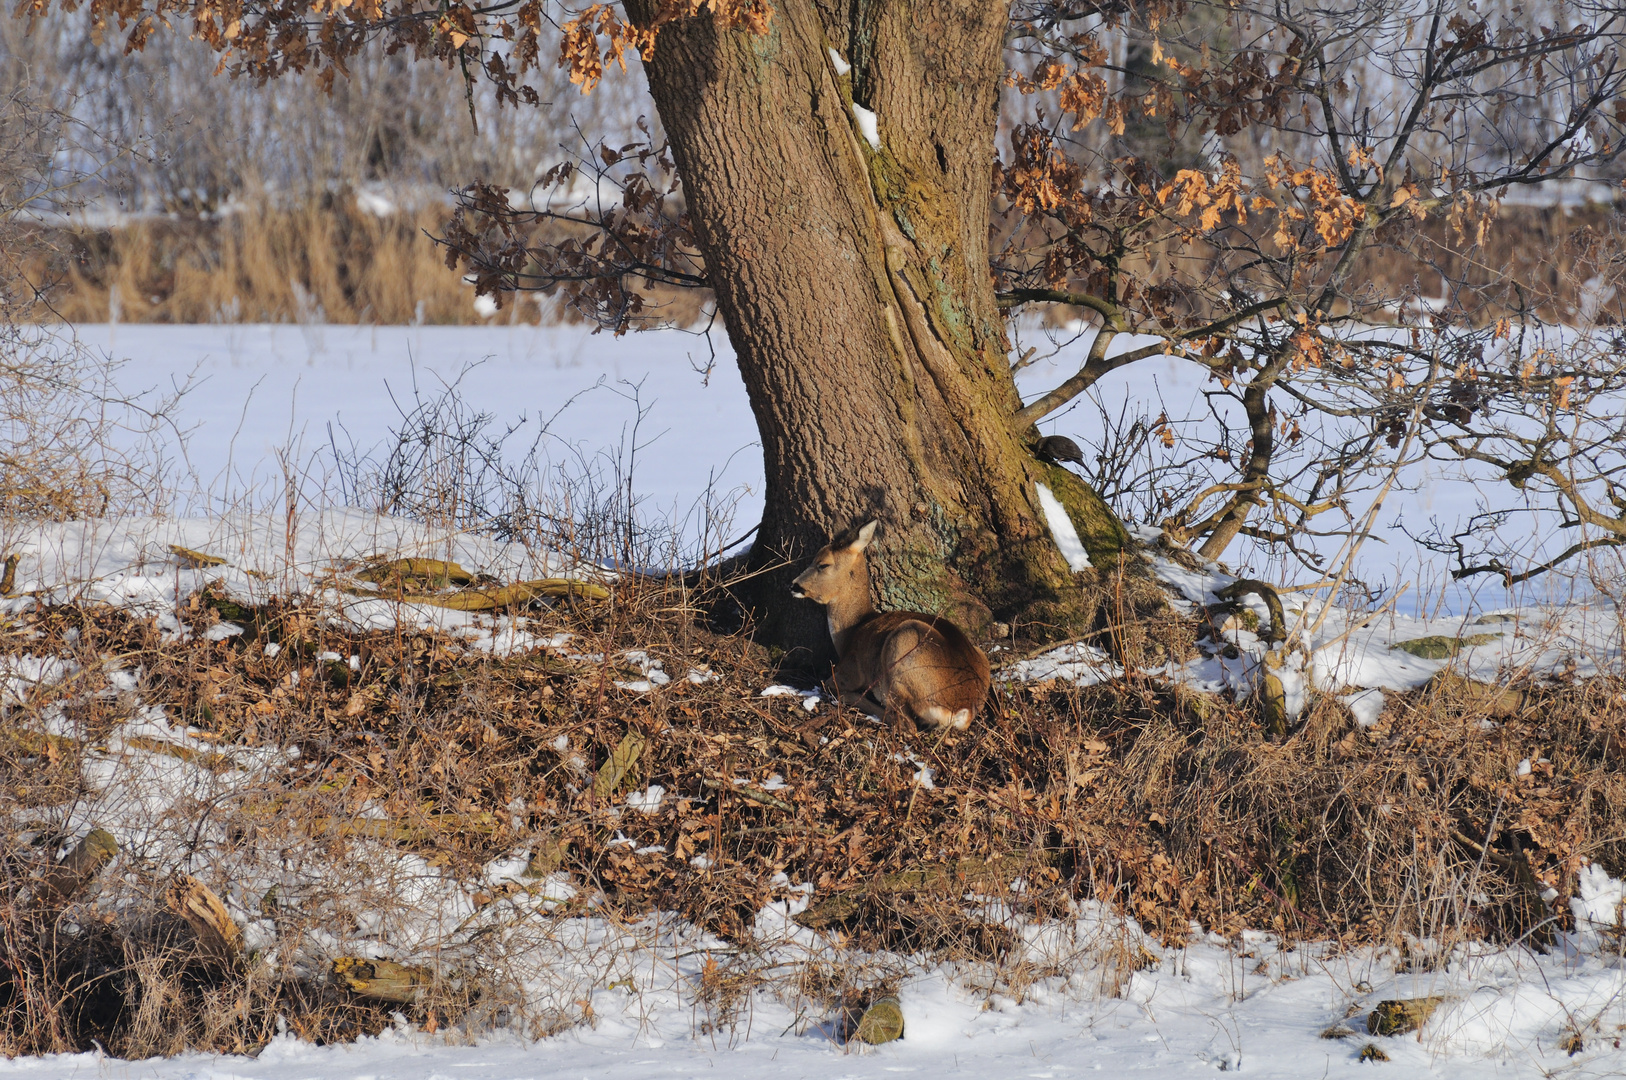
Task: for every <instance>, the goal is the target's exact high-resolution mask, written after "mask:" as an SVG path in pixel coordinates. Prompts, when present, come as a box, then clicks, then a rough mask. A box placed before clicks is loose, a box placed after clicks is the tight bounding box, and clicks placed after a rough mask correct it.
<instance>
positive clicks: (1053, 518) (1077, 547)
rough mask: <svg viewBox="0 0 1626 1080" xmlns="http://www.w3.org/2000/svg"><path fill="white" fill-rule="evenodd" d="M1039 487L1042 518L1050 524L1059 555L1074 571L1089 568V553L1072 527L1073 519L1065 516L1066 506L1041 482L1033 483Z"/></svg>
mask: <svg viewBox="0 0 1626 1080" xmlns="http://www.w3.org/2000/svg"><path fill="white" fill-rule="evenodd" d="M1034 486H1035V487H1037V488H1038V489H1039V506H1040V507H1041V508H1042V509H1043V510H1044V519H1045V521H1046V522H1048V523H1049V524H1050V535H1051V536H1053V537H1055V539H1056V547H1057V548H1058V549H1059V550H1060V551H1061V557H1062V558H1064V559H1066V560H1067V566H1068V568H1069V569H1071V570H1073V571H1074V572H1075V573H1076V572H1077V571H1079V570H1088V569H1089V568H1090V553H1089V552H1087V551H1085V550H1084V544H1083V542H1082V541H1081V540H1079V538H1078V530H1077V529H1075V528H1073V519H1072V518H1070V517H1068V516H1067V508H1066V507H1065V506H1063V505H1062V504H1061V500H1060V499H1058V498H1056V496H1055V494H1054V493H1053V492H1051V490H1050V489H1049V488H1047V487H1045V486H1044V485H1043V484H1035V485H1034Z"/></svg>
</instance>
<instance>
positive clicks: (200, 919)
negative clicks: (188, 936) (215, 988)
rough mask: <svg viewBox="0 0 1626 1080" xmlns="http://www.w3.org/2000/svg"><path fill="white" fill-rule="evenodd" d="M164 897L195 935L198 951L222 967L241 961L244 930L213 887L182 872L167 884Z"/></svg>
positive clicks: (170, 907) (171, 908)
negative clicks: (168, 885)
mask: <svg viewBox="0 0 1626 1080" xmlns="http://www.w3.org/2000/svg"><path fill="white" fill-rule="evenodd" d="M164 899H165V902H166V903H167V904H168V906H169V909H170V910H171V911H173V912H174V913H175V914H177V915H179V916H180V917H181V918H182V919H185V920H186V924H187V925H188V926H190V927H191V928H192V932H193V933H194V934H196V935H197V938H198V951H199V952H201V953H202V954H203V955H204V956H206V957H208V958H209V959H211V960H213V961H215V962H216V963H218V964H220V965H222V966H223V967H235V966H237V964H238V963H239V962H241V960H242V958H243V933H242V931H241V930H239V929H238V928H237V923H236V921H235V920H233V919H232V917H231V913H230V912H229V911H227V910H226V905H225V904H223V903H221V902H220V897H218V896H216V895H215V894H214V890H212V889H210V888H209V887H208V886H207V885H205V884H204V883H203V882H201V881H199V880H198V879H197V878H194V877H188V876H186V875H184V874H183V875H182V876H180V877H178V878H176V879H175V881H174V882H173V883H172V884H171V885H170V887H169V890H168V892H167V893H166V894H165V897H164Z"/></svg>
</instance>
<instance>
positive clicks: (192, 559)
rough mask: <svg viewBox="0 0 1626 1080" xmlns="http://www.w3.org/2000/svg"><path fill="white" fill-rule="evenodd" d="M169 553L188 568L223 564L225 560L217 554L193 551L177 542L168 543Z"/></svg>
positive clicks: (201, 568)
mask: <svg viewBox="0 0 1626 1080" xmlns="http://www.w3.org/2000/svg"><path fill="white" fill-rule="evenodd" d="M168 547H169V553H170V554H171V555H173V556H175V560H176V561H177V562H179V563H180V564H181V565H182V566H184V567H186V569H188V570H203V569H206V568H208V567H211V566H225V565H226V560H225V559H222V558H221V557H220V556H218V555H210V554H209V553H208V552H206V551H193V550H192V549H191V548H185V547H182V546H181V545H179V544H170V545H168Z"/></svg>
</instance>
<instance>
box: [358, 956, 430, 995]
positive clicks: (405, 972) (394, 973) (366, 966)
mask: <svg viewBox="0 0 1626 1080" xmlns="http://www.w3.org/2000/svg"><path fill="white" fill-rule="evenodd" d="M332 976H333V982H334V984H335V985H338V986H341V987H343V988H344V989H346V990H348V991H350V992H351V993H352V994H355V995H356V996H357V997H364V998H372V999H373V1000H375V1001H389V1002H393V1003H395V1004H397V1005H413V1004H416V1003H417V1002H418V1000H419V999H420V998H421V997H423V996H424V995H425V994H427V993H428V992H429V991H430V990H432V989H433V988H434V986H435V983H436V981H437V980H436V978H435V975H434V973H433V972H431V971H430V970H429V969H428V968H421V967H408V966H407V965H406V964H397V963H396V962H395V961H393V960H367V959H364V958H362V957H360V956H341V957H339V958H338V959H337V960H335V961H333V967H332Z"/></svg>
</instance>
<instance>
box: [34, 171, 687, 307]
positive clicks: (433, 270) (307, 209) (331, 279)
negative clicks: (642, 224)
mask: <svg viewBox="0 0 1626 1080" xmlns="http://www.w3.org/2000/svg"><path fill="white" fill-rule="evenodd" d="M449 213H450V212H449V210H447V209H446V208H444V207H433V206H431V207H425V208H421V209H418V210H416V211H412V212H401V213H394V214H389V215H384V216H379V215H374V214H370V213H366V212H363V211H361V210H359V209H357V207H356V204H355V199H354V198H353V197H352V196H351V194H350V193H348V192H338V193H335V194H333V195H330V196H327V197H324V198H323V199H321V200H320V201H315V202H309V203H306V204H304V205H300V206H297V207H294V208H277V207H273V206H269V205H261V204H250V205H247V206H245V207H244V208H243V209H240V210H238V211H236V212H234V213H230V214H226V215H222V216H218V217H204V218H200V217H183V216H173V217H167V218H141V219H136V220H134V221H133V222H131V223H130V224H128V225H123V226H120V227H117V228H111V229H71V230H69V229H63V230H48V231H38V235H37V236H36V237H35V240H36V241H37V243H36V244H35V247H34V251H35V259H34V265H32V266H30V267H29V272H30V276H31V277H33V278H34V279H36V280H41V281H51V282H54V285H53V287H52V288H51V289H50V290H49V291H48V296H49V297H50V301H51V302H50V306H49V308H48V309H42V310H40V311H38V312H36V313H35V317H36V318H40V319H48V320H53V321H54V320H57V319H62V320H66V321H68V322H105V321H108V320H109V319H110V318H111V319H114V320H115V321H120V322H157V323H209V322H329V323H362V324H379V325H402V324H409V323H432V324H482V323H487V322H499V323H508V322H529V323H533V324H534V323H536V322H538V321H539V320H542V321H547V322H558V321H576V320H577V316H575V315H574V313H573V312H571V311H569V310H566V309H564V308H562V307H561V306H559V305H557V304H555V303H554V302H553V301H552V300H550V299H546V298H535V297H532V296H524V297H521V298H520V299H519V300H518V301H517V302H515V301H512V300H511V299H510V298H507V297H505V298H504V302H503V306H502V310H501V311H499V312H497V313H496V314H494V315H491V316H486V315H482V314H481V313H480V312H479V311H477V310H476V308H475V306H474V289H473V287H472V286H470V285H468V284H466V283H465V282H464V281H463V278H462V275H461V274H460V273H459V272H458V271H455V270H451V269H448V268H447V266H446V260H445V251H444V249H443V248H440V247H438V246H436V244H435V243H434V241H433V240H432V239H431V236H433V235H438V234H439V233H440V232H441V231H442V229H443V227H444V225H445V222H446V219H447V217H448V216H449ZM538 300H540V301H541V302H540V303H539V302H538ZM654 303H655V306H656V310H657V313H658V317H660V318H663V319H671V320H673V321H676V322H679V323H680V324H683V325H689V324H692V323H694V322H695V321H697V320H698V319H699V318H700V316H701V312H702V308H703V306H704V303H705V296H703V295H701V294H700V293H696V292H693V291H683V290H673V289H663V290H662V291H661V293H660V295H658V296H656V297H655V298H654Z"/></svg>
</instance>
